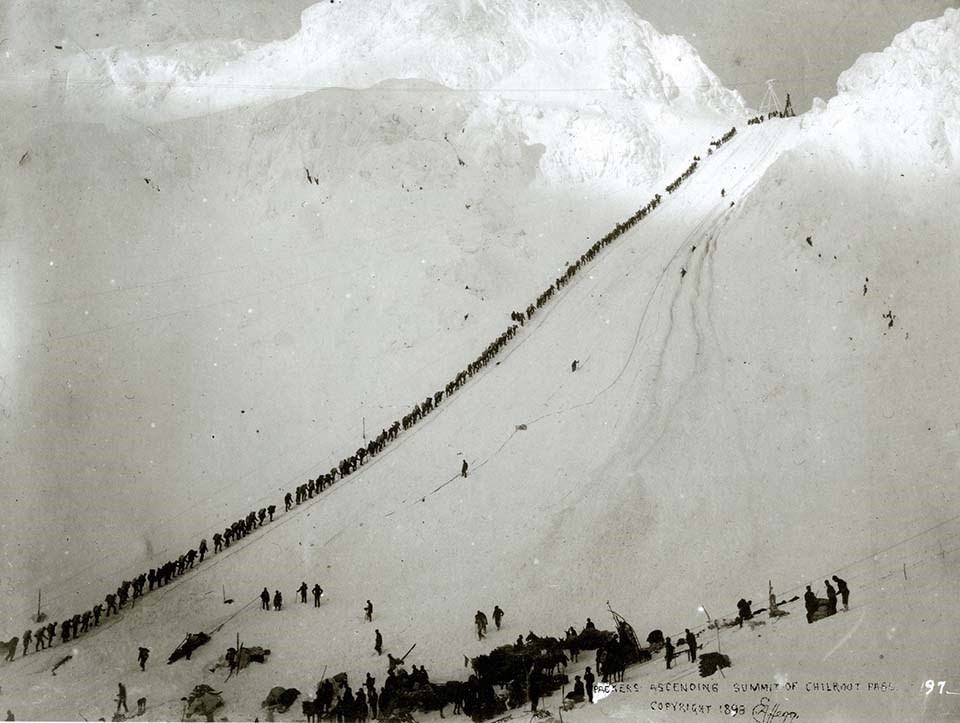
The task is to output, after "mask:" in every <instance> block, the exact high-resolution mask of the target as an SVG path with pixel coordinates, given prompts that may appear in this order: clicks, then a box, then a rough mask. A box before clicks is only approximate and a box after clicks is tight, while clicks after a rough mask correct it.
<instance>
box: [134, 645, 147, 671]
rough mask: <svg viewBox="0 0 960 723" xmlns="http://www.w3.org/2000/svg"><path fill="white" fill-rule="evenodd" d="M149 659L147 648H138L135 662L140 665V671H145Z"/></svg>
mask: <svg viewBox="0 0 960 723" xmlns="http://www.w3.org/2000/svg"><path fill="white" fill-rule="evenodd" d="M149 657H150V649H149V648H143V647H141V648H140V651H139V652H138V653H137V662H138V663H140V670H146V669H147V658H149Z"/></svg>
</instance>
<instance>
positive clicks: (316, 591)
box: [313, 583, 323, 608]
mask: <svg viewBox="0 0 960 723" xmlns="http://www.w3.org/2000/svg"><path fill="white" fill-rule="evenodd" d="M322 595H323V588H322V587H320V584H319V583H318V584H316V585H314V586H313V606H314V607H315V608H318V607H320V597H321V596H322Z"/></svg>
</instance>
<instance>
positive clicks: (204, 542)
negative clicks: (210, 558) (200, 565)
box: [197, 537, 208, 562]
mask: <svg viewBox="0 0 960 723" xmlns="http://www.w3.org/2000/svg"><path fill="white" fill-rule="evenodd" d="M207 549H208V548H207V538H206V537H204V538H203V539H202V540H200V547H198V548H197V552H199V553H200V562H203V556H204V555H206V554H207Z"/></svg>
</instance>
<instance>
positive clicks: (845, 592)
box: [833, 575, 850, 612]
mask: <svg viewBox="0 0 960 723" xmlns="http://www.w3.org/2000/svg"><path fill="white" fill-rule="evenodd" d="M833 581H834V582H835V583H837V592H839V593H840V600H841V601H842V602H843V609H844V612H846V611H847V610H849V609H850V607H849V606H848V605H847V603H849V602H850V588H848V587H847V581H846V580H841V579H840V578H839V577H837V576H836V575H834V576H833Z"/></svg>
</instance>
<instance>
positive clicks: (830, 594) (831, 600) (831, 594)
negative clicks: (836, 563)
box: [823, 580, 837, 615]
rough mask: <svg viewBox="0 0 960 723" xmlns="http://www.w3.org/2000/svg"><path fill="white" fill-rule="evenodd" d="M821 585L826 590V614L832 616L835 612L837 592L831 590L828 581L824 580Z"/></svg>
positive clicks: (831, 586) (831, 587)
mask: <svg viewBox="0 0 960 723" xmlns="http://www.w3.org/2000/svg"><path fill="white" fill-rule="evenodd" d="M823 584H824V585H825V586H826V588H827V606H828V607H827V613H828V614H829V615H833V614H834V613H835V612H837V591H836V590H834V589H833V585H831V584H830V581H829V580H824V581H823Z"/></svg>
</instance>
